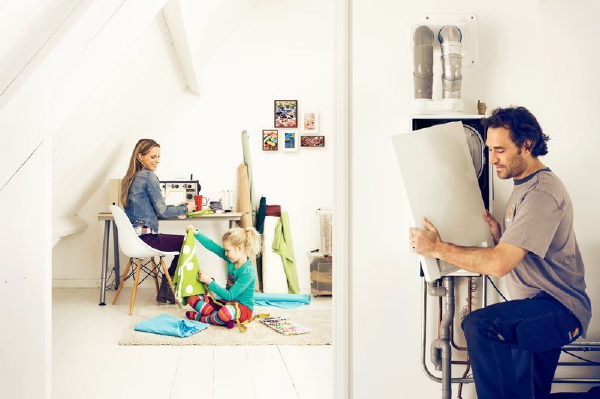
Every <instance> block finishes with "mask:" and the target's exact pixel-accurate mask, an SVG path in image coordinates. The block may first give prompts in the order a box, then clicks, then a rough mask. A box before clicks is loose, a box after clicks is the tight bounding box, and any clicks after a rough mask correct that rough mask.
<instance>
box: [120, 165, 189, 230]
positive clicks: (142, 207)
mask: <svg viewBox="0 0 600 399" xmlns="http://www.w3.org/2000/svg"><path fill="white" fill-rule="evenodd" d="M125 213H126V214H127V216H128V217H129V220H130V221H131V224H132V225H134V226H148V227H150V228H151V229H152V230H154V231H156V232H157V233H158V219H169V218H175V217H177V216H179V215H185V214H186V213H187V206H185V205H177V206H175V205H167V204H165V200H164V199H163V196H162V193H161V190H160V182H159V181H158V177H157V176H156V174H155V173H154V172H152V171H150V170H148V169H142V170H140V171H139V172H138V173H137V174H136V175H135V176H134V177H133V180H132V181H131V185H130V186H129V197H128V199H127V206H126V207H125Z"/></svg>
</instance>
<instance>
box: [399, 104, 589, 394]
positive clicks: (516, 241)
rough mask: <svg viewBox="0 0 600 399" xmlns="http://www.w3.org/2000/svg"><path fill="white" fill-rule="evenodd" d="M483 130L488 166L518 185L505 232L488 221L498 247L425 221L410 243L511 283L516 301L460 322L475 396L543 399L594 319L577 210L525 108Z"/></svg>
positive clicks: (496, 117) (502, 113) (494, 118)
mask: <svg viewBox="0 0 600 399" xmlns="http://www.w3.org/2000/svg"><path fill="white" fill-rule="evenodd" d="M482 124H483V126H484V127H485V128H487V140H486V146H487V147H488V149H489V155H490V157H489V159H490V163H491V164H493V166H494V168H495V170H496V173H497V175H498V177H499V178H501V179H510V178H512V179H513V182H514V188H513V192H512V194H511V196H510V198H509V200H508V203H507V205H506V209H505V214H504V218H503V220H502V224H500V223H498V221H497V220H496V219H495V218H494V216H492V214H491V213H489V212H485V213H484V215H483V218H484V220H485V221H486V222H487V223H488V224H489V226H490V231H491V233H492V236H493V238H494V242H495V243H496V246H495V247H493V248H472V247H461V246H457V245H454V244H451V243H447V242H444V241H442V240H441V238H440V236H439V234H438V232H437V230H436V228H435V226H433V224H431V223H430V222H429V221H428V220H427V219H426V218H424V219H423V224H424V226H425V228H426V230H420V229H416V228H411V229H410V234H409V236H410V241H411V244H412V246H413V248H414V251H415V252H416V253H418V254H420V255H424V256H427V257H434V258H438V259H441V260H443V261H445V262H448V263H451V264H453V265H456V266H458V267H460V268H462V269H465V270H468V271H472V272H476V273H481V274H488V275H493V276H498V277H502V276H507V287H508V292H509V295H510V297H511V299H512V300H510V301H508V302H502V303H497V304H494V305H491V306H488V307H485V308H483V309H479V310H476V311H474V312H473V313H471V314H470V315H468V316H467V317H466V318H465V319H464V321H463V323H462V328H463V330H464V333H465V338H466V340H467V347H468V352H469V357H470V359H471V365H472V367H473V377H474V379H475V387H476V389H477V395H478V397H479V398H481V399H493V398H505V399H515V398H546V397H547V396H548V395H549V393H550V390H551V387H552V380H553V378H554V372H555V370H556V366H557V363H558V358H559V356H560V348H561V347H562V346H563V345H565V344H568V343H570V342H571V341H573V340H575V339H576V338H578V337H579V336H580V335H582V334H584V333H585V332H586V330H587V327H588V324H589V321H590V318H591V304H590V300H589V298H588V296H587V294H586V292H585V288H586V285H585V281H584V265H583V261H582V258H581V254H580V253H579V248H578V245H577V240H576V238H575V232H574V230H573V206H572V203H571V199H570V198H569V195H568V193H567V191H566V189H565V187H564V185H563V184H562V182H561V181H560V180H559V179H558V177H557V176H556V175H555V174H554V173H553V172H552V171H551V170H550V169H549V168H547V167H546V166H545V165H544V164H543V163H542V162H541V161H540V160H539V159H538V156H540V155H545V154H547V153H548V149H547V146H546V142H547V141H548V139H549V137H548V136H547V135H545V134H544V133H543V132H542V129H541V127H540V125H539V123H538V122H537V120H536V118H535V117H534V116H533V115H532V114H531V113H530V112H529V111H528V110H527V109H525V108H523V107H511V108H504V109H502V108H498V109H496V110H494V111H493V113H492V115H491V116H490V117H489V118H485V119H483V120H482Z"/></svg>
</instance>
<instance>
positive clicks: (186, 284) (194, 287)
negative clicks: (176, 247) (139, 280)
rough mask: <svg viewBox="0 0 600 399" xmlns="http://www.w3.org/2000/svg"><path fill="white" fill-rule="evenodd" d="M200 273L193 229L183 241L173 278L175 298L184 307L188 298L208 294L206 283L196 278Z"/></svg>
mask: <svg viewBox="0 0 600 399" xmlns="http://www.w3.org/2000/svg"><path fill="white" fill-rule="evenodd" d="M198 271H200V265H199V263H198V258H197V257H196V238H195V237H194V230H193V229H192V230H189V231H188V232H187V234H186V236H185V240H183V245H182V246H181V251H179V261H178V262H177V269H175V277H174V278H173V284H175V297H176V298H177V300H178V301H179V302H180V303H181V304H182V305H183V306H185V305H187V297H189V296H192V295H199V294H205V293H206V287H205V285H204V283H202V282H200V281H198V279H197V278H196V276H197V275H198Z"/></svg>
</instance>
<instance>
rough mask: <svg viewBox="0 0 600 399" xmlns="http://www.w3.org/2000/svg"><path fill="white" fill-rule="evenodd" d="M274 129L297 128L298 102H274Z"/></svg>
mask: <svg viewBox="0 0 600 399" xmlns="http://www.w3.org/2000/svg"><path fill="white" fill-rule="evenodd" d="M273 113H274V116H275V124H274V126H275V128H287V129H290V128H297V127H298V100H275V103H274V110H273Z"/></svg>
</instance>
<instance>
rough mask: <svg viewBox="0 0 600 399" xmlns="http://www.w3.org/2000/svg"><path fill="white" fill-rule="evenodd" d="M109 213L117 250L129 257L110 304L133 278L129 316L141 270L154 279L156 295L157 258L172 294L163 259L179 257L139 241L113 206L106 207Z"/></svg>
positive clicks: (174, 253)
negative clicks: (117, 241) (173, 256)
mask: <svg viewBox="0 0 600 399" xmlns="http://www.w3.org/2000/svg"><path fill="white" fill-rule="evenodd" d="M108 208H109V209H110V212H111V213H112V214H113V217H114V220H115V224H116V226H117V232H118V237H119V248H121V252H123V253H124V254H125V255H126V256H128V257H129V262H127V266H126V267H125V271H124V272H123V274H122V276H121V281H120V282H119V289H118V290H117V293H116V294H115V298H114V299H113V302H112V304H113V305H114V304H115V303H117V299H119V295H120V294H121V289H122V288H123V283H124V282H125V280H127V279H128V278H129V277H131V276H133V277H134V280H133V291H132V292H131V302H130V303H129V315H130V316H131V314H132V313H133V305H134V304H135V295H136V293H137V287H138V284H139V283H140V272H141V271H142V270H143V271H144V272H145V273H146V277H147V276H152V277H153V278H154V285H155V286H156V293H157V294H158V289H159V287H158V276H159V267H158V265H157V264H156V262H155V261H154V257H155V256H158V257H159V258H160V262H159V263H160V269H161V271H162V273H163V274H164V275H165V277H166V279H167V281H168V282H169V287H171V291H172V292H174V291H175V290H174V289H173V281H172V280H171V277H170V276H169V272H168V270H167V266H166V265H165V261H164V259H163V258H164V257H165V256H168V255H179V252H177V251H174V252H164V251H160V250H158V249H155V248H152V247H151V246H149V245H148V244H146V243H145V242H144V241H142V240H141V239H140V237H139V236H138V235H137V234H136V232H135V230H134V229H133V226H132V225H131V222H130V221H129V218H128V217H127V215H126V214H125V212H124V211H123V210H122V209H121V208H119V207H118V206H115V205H110V206H109V207H108ZM146 258H150V260H149V261H148V262H146V263H145V264H142V260H144V259H146ZM133 263H135V265H136V268H135V271H134V270H131V272H130V269H132V264H133ZM148 263H152V268H151V269H150V268H148V267H147V266H146V265H147V264H148ZM177 305H178V306H179V308H180V309H181V304H180V303H179V302H177Z"/></svg>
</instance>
